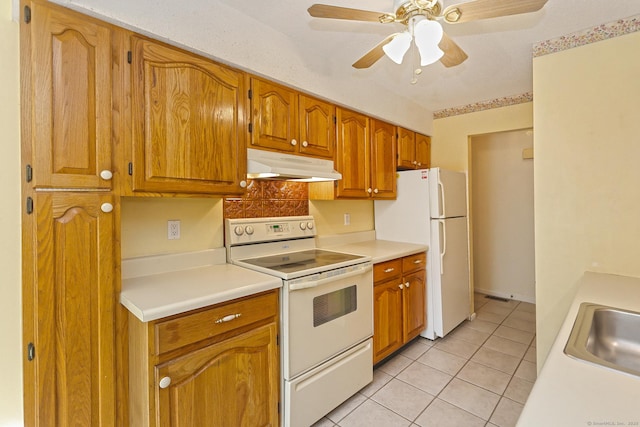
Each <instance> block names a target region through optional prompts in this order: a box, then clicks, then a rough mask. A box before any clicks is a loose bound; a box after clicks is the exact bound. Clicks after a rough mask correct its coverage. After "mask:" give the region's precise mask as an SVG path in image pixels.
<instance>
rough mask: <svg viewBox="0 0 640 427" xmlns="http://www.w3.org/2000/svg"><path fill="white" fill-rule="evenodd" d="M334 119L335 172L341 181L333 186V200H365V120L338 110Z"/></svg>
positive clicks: (367, 155) (367, 153)
mask: <svg viewBox="0 0 640 427" xmlns="http://www.w3.org/2000/svg"><path fill="white" fill-rule="evenodd" d="M336 117H337V127H338V138H337V141H336V149H337V154H336V168H337V169H338V171H339V172H340V173H342V179H341V180H339V181H337V184H336V185H337V187H336V196H337V197H344V198H368V197H369V191H368V190H371V185H370V177H371V161H370V159H371V153H370V142H369V118H368V117H367V116H365V115H364V114H360V113H356V112H353V111H349V110H343V109H341V108H337V111H336Z"/></svg>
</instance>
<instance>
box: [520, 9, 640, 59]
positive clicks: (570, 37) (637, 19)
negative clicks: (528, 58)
mask: <svg viewBox="0 0 640 427" xmlns="http://www.w3.org/2000/svg"><path fill="white" fill-rule="evenodd" d="M636 31H640V15H635V16H631V17H629V18H624V19H619V20H617V21H614V22H609V23H607V24H602V25H598V26H597V27H594V28H589V29H587V30H582V31H577V32H575V33H571V34H567V35H565V36H561V37H557V38H555V39H550V40H547V41H543V42H539V43H536V44H534V45H533V57H534V58H536V57H538V56H543V55H548V54H550V53H556V52H561V51H563V50H567V49H573V48H574V47H579V46H584V45H587V44H591V43H595V42H599V41H602V40H607V39H611V38H614V37H618V36H623V35H625V34H630V33H635V32H636Z"/></svg>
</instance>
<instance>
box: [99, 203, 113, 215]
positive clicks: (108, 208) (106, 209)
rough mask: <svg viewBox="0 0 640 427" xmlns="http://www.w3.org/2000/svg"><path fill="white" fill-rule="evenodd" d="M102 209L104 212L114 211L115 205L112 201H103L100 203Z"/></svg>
mask: <svg viewBox="0 0 640 427" xmlns="http://www.w3.org/2000/svg"><path fill="white" fill-rule="evenodd" d="M100 210H101V211H102V212H104V213H109V212H111V211H113V205H112V204H111V203H103V204H101V205H100Z"/></svg>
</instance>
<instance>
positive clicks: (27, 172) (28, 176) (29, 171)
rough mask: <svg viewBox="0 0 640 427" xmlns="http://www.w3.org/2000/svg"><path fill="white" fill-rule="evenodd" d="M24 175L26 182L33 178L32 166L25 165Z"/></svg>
mask: <svg viewBox="0 0 640 427" xmlns="http://www.w3.org/2000/svg"><path fill="white" fill-rule="evenodd" d="M25 175H26V176H25V179H26V180H27V182H31V180H32V179H33V168H32V167H31V165H27V167H26V170H25Z"/></svg>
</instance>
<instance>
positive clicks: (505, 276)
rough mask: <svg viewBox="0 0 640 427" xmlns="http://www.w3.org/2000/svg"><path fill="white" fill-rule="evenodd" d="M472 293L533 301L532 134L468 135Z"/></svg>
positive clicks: (508, 132) (521, 132) (529, 132)
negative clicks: (473, 290)
mask: <svg viewBox="0 0 640 427" xmlns="http://www.w3.org/2000/svg"><path fill="white" fill-rule="evenodd" d="M470 155H471V159H470V162H469V163H470V169H471V170H470V175H471V176H470V194H469V198H470V208H471V209H470V223H471V238H472V245H471V254H472V271H473V272H472V277H473V284H474V289H475V291H476V292H480V293H483V294H487V295H492V296H496V297H501V298H508V299H516V300H519V301H526V302H531V303H535V253H534V248H535V243H534V205H533V130H532V129H522V130H514V131H507V132H498V133H490V134H483V135H476V136H472V137H470Z"/></svg>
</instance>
